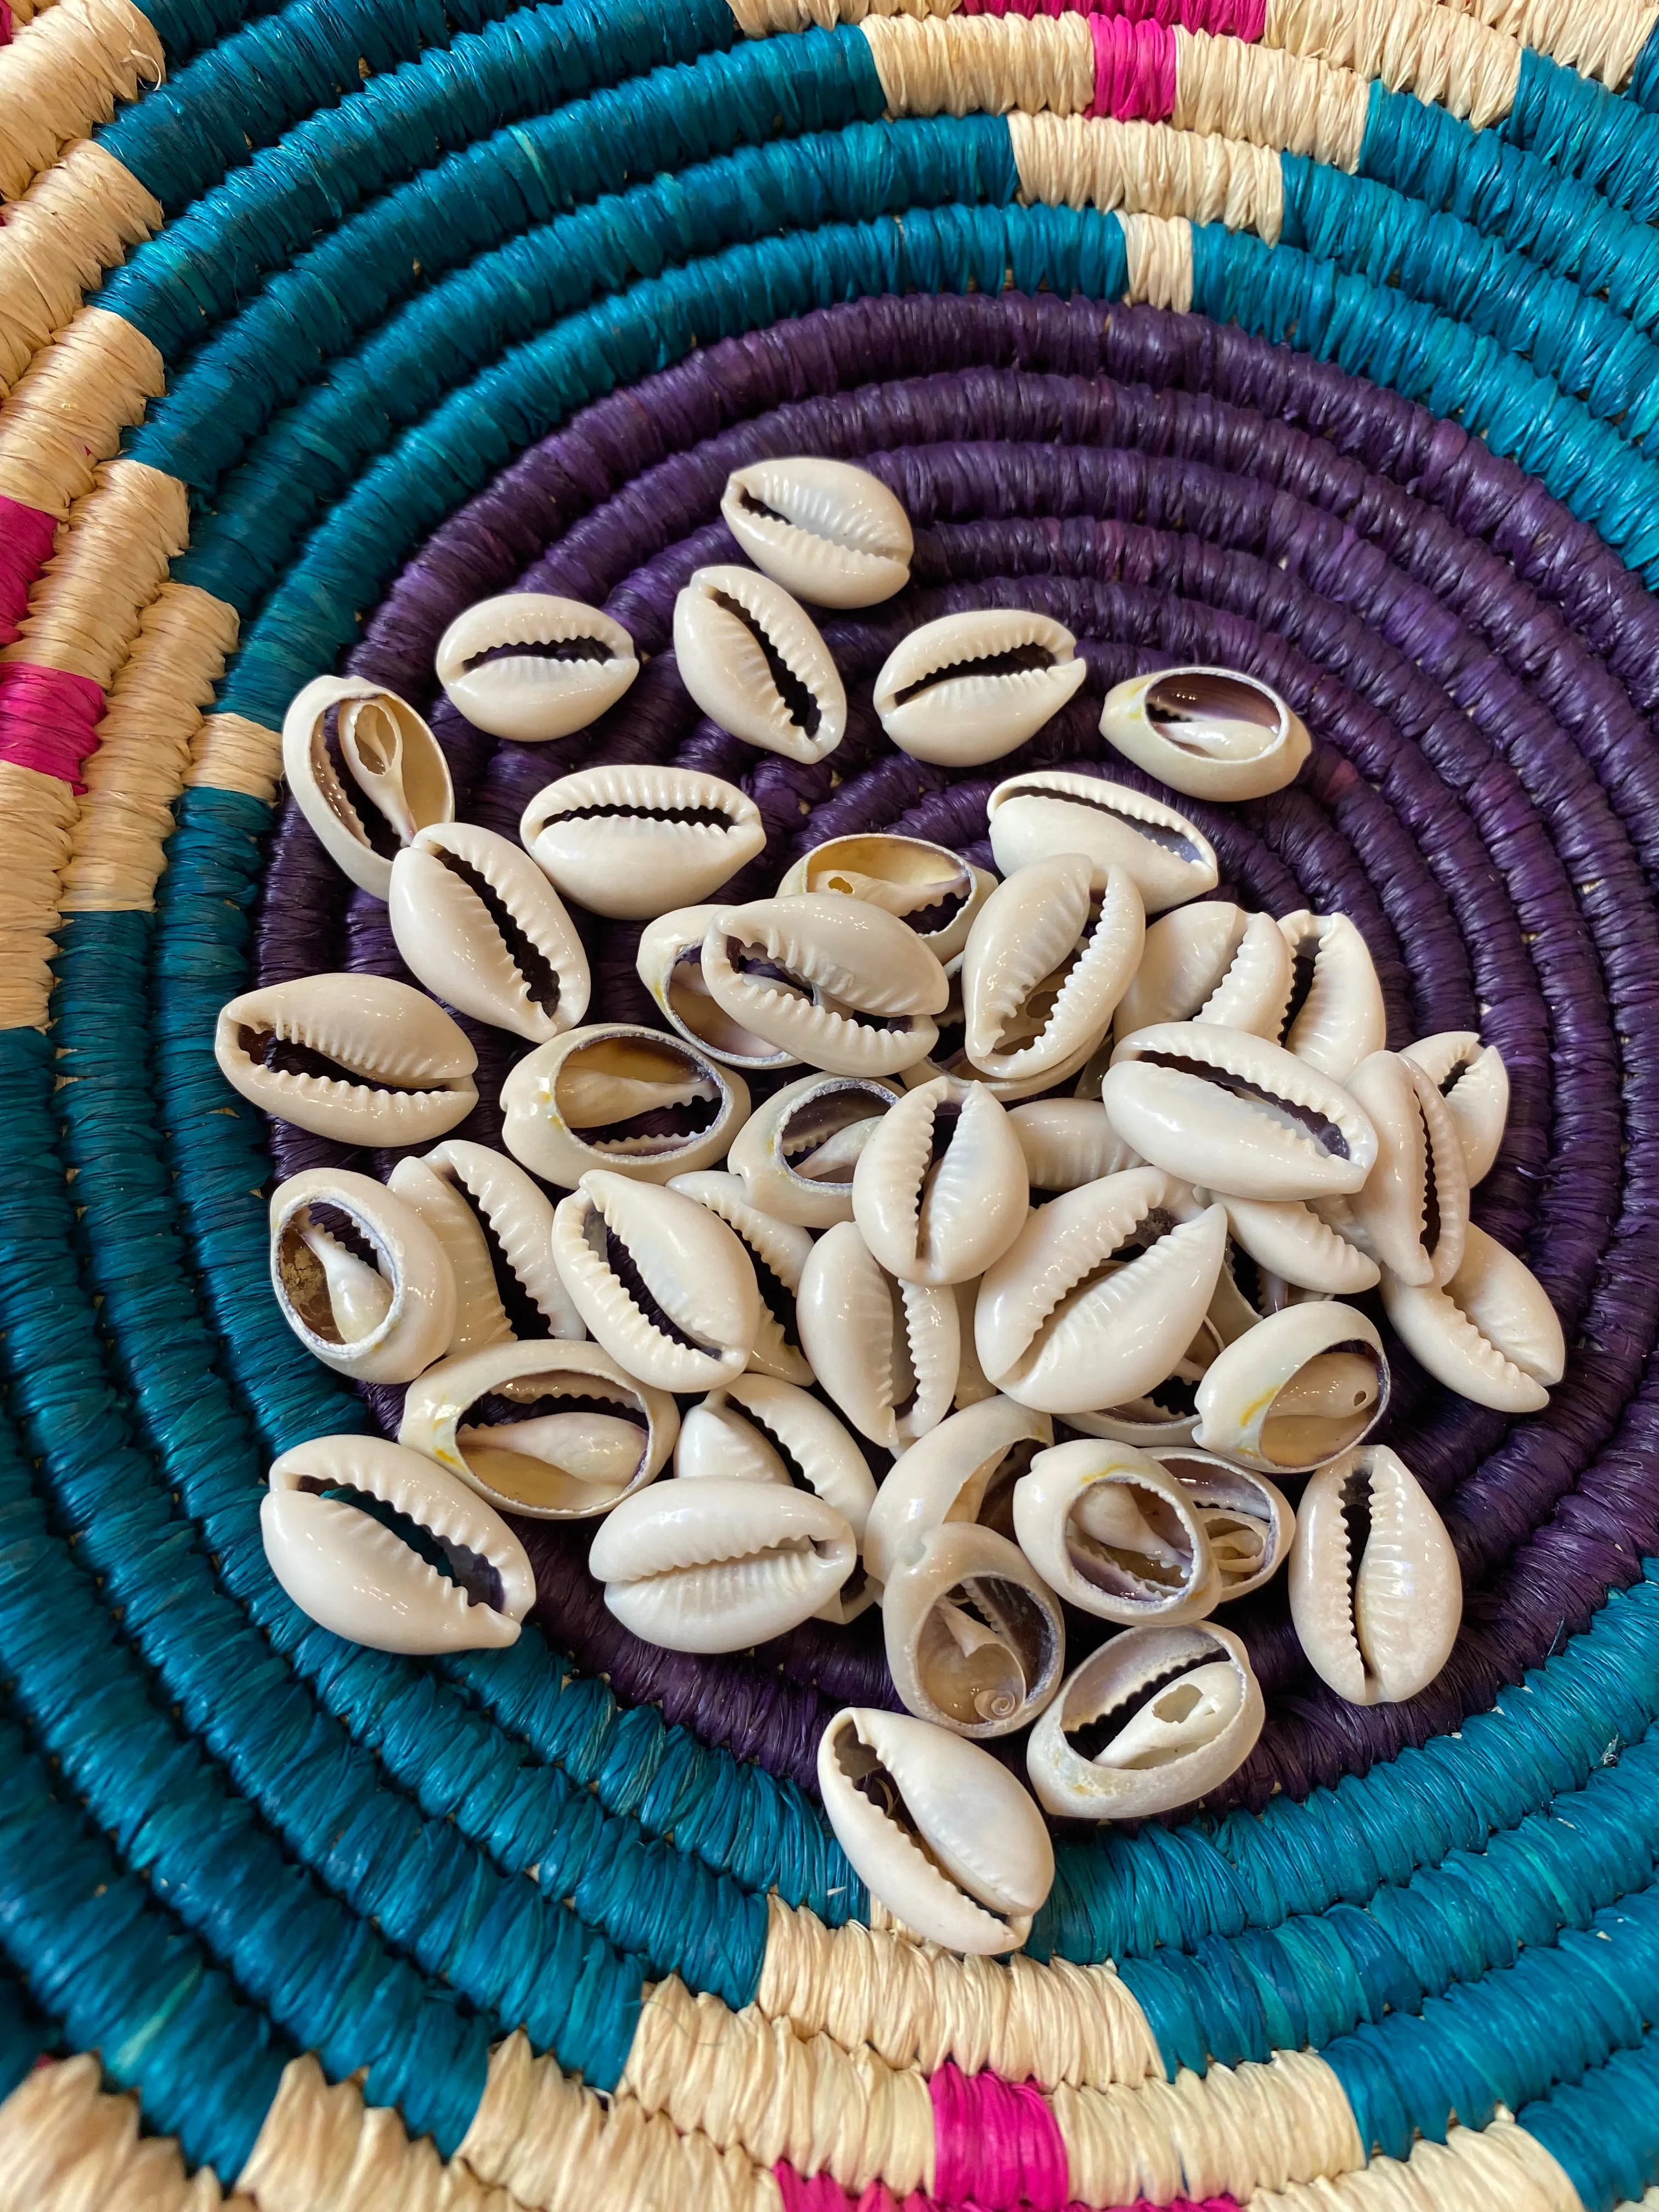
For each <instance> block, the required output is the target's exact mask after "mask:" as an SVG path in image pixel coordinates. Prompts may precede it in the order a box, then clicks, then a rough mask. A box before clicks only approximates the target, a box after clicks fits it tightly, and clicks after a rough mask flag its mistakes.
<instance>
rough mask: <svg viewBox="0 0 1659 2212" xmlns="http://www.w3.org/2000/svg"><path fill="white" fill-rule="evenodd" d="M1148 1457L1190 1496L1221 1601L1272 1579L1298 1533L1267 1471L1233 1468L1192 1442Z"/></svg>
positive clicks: (1166, 1447) (1287, 1502)
mask: <svg viewBox="0 0 1659 2212" xmlns="http://www.w3.org/2000/svg"><path fill="white" fill-rule="evenodd" d="M1150 1456H1151V1457H1152V1458H1153V1459H1155V1460H1156V1461H1157V1462H1158V1465H1159V1466H1160V1467H1161V1468H1163V1469H1164V1473H1165V1474H1170V1475H1173V1476H1174V1478H1175V1480H1176V1482H1178V1483H1179V1484H1180V1486H1181V1488H1182V1492H1184V1494H1185V1495H1186V1496H1187V1497H1188V1498H1189V1499H1190V1500H1191V1502H1192V1504H1193V1506H1194V1510H1196V1512H1197V1514H1198V1517H1199V1520H1200V1522H1201V1523H1202V1524H1203V1528H1204V1534H1205V1537H1206V1541H1207V1542H1208V1544H1209V1547H1210V1557H1211V1559H1212V1560H1213V1561H1214V1563H1215V1570H1216V1573H1217V1576H1218V1578H1219V1583H1220V1589H1219V1591H1218V1595H1217V1597H1216V1603H1217V1604H1218V1605H1228V1604H1230V1603H1231V1601H1232V1600H1233V1599H1234V1598H1236V1597H1248V1596H1249V1593H1250V1592H1251V1591H1252V1590H1255V1589H1261V1586H1262V1584H1263V1583H1267V1582H1271V1581H1272V1579H1273V1577H1274V1575H1276V1574H1277V1573H1278V1571H1279V1568H1280V1567H1282V1566H1283V1565H1284V1564H1285V1559H1287V1558H1288V1557H1289V1556H1290V1550H1291V1544H1292V1542H1293V1541H1295V1537H1296V1516H1295V1514H1294V1513H1292V1512H1291V1505H1290V1500H1289V1499H1288V1498H1286V1497H1285V1493H1284V1492H1283V1491H1282V1490H1280V1489H1279V1488H1278V1487H1277V1486H1276V1485H1274V1484H1273V1483H1271V1482H1269V1481H1268V1480H1267V1476H1266V1475H1265V1474H1256V1473H1255V1471H1254V1470H1253V1469H1251V1468H1243V1467H1230V1466H1229V1465H1228V1463H1227V1462H1226V1461H1225V1460H1224V1459H1218V1458H1216V1456H1215V1455H1214V1454H1213V1453H1212V1452H1206V1451H1200V1450H1199V1449H1197V1447H1196V1446H1195V1445H1193V1444H1169V1445H1164V1446H1161V1447H1160V1448H1159V1449H1157V1450H1155V1451H1153V1452H1152V1454H1151V1455H1150Z"/></svg>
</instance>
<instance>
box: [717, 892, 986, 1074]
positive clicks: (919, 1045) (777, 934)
mask: <svg viewBox="0 0 1659 2212" xmlns="http://www.w3.org/2000/svg"><path fill="white" fill-rule="evenodd" d="M702 973H703V981H704V982H705V983H706V984H707V986H708V991H709V993H710V995H711V996H712V997H713V998H714V1000H715V1001H716V1002H717V1004H719V1005H720V1006H723V1007H724V1008H725V1010H726V1012H727V1014H729V1015H730V1016H731V1018H732V1020H733V1021H735V1022H738V1023H740V1024H742V1026H743V1027H744V1029H746V1030H751V1031H752V1032H753V1033H754V1034H755V1035H756V1036H762V1037H765V1038H766V1039H768V1040H769V1042H771V1043H772V1044H774V1045H775V1046H777V1047H778V1048H779V1049H780V1050H781V1051H786V1052H790V1053H793V1054H794V1056H795V1057H796V1058H797V1059H798V1060H805V1062H806V1064H807V1065H808V1066H810V1067H821V1068H823V1069H825V1070H827V1071H828V1072H829V1073H831V1074H836V1075H891V1074H893V1073H896V1071H897V1070H898V1069H899V1068H901V1067H908V1066H910V1064H911V1063H912V1061H914V1060H921V1059H922V1058H923V1057H925V1055H926V1054H928V1053H930V1052H931V1051H932V1050H933V1046H934V1044H935V1042H937V1040H938V1037H939V1030H938V1027H937V1025H936V1024H934V1022H933V1020H932V1019H931V1017H932V1016H933V1015H934V1014H937V1013H940V1012H943V1011H944V1007H945V1001H946V1000H948V999H949V997H950V995H951V986H950V983H949V981H947V980H946V977H945V970H944V969H942V968H941V967H940V966H939V962H938V961H937V960H935V959H934V957H933V954H932V953H931V952H930V951H928V950H927V946H926V945H923V944H922V943H921V940H920V939H919V938H917V937H916V936H915V933H914V932H913V931H911V930H909V929H907V928H906V927H905V926H904V924H903V923H902V921H899V920H898V918H897V917H896V915H890V914H887V913H884V911H883V909H882V908H880V907H876V906H869V905H866V903H865V902H864V901H863V900H862V899H850V898H839V897H835V896H829V895H827V894H819V893H815V892H803V893H801V894H799V895H798V896H795V897H793V898H773V899H757V901H755V902H754V903H753V904H752V905H750V906H732V907H724V908H720V911H719V912H718V913H717V915H716V916H715V919H714V921H713V922H712V923H711V924H710V926H709V930H708V935H707V937H705V938H704V939H703V946H702Z"/></svg>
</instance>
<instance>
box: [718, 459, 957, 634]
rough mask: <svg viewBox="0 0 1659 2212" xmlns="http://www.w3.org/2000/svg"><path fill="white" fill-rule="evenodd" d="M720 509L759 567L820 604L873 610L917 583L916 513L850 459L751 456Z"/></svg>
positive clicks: (735, 476) (734, 473)
mask: <svg viewBox="0 0 1659 2212" xmlns="http://www.w3.org/2000/svg"><path fill="white" fill-rule="evenodd" d="M720 513H721V515H722V517H723V518H724V520H725V522H726V528H727V529H728V530H729V531H730V532H731V533H732V536H733V537H734V538H736V539H737V541H738V544H739V545H740V546H741V547H742V548H743V550H744V552H745V553H746V554H747V555H748V556H749V557H750V560H751V561H752V562H754V564H755V566H756V567H757V568H759V569H761V570H762V571H763V573H764V574H767V575H769V576H770V577H771V578H772V579H773V580H774V581H775V582H776V583H780V584H781V585H782V586H783V587H784V589H785V590H786V591H790V592H794V593H795V594H796V595H797V597H798V598H800V599H809V600H811V604H812V605H814V606H815V607H873V606H875V605H878V603H879V602H880V601H881V600H883V599H891V598H892V596H893V594H894V592H902V590H903V589H904V586H905V585H906V584H907V583H908V581H909V580H910V556H911V554H912V553H913V552H914V551H915V540H914V539H913V538H912V537H911V534H910V518H909V516H908V514H906V513H905V512H904V509H903V507H902V506H901V505H900V504H899V501H898V500H897V499H896V497H895V496H894V495H893V494H892V493H891V492H890V491H889V490H888V489H887V487H886V485H885V484H884V483H882V482H881V481H880V479H879V478H878V477H872V475H871V474H870V471H868V470H867V469H855V468H854V466H853V465H852V464H851V463H850V462H848V461H832V460H829V459H826V458H825V457H824V456H823V455H822V454H819V453H797V454H792V455H790V456H789V457H788V458H787V459H780V460H765V461H750V463H749V464H748V465H747V466H746V467H744V468H741V469H733V470H732V473H731V475H730V476H729V477H727V478H726V492H725V495H724V496H723V498H722V499H721V501H720Z"/></svg>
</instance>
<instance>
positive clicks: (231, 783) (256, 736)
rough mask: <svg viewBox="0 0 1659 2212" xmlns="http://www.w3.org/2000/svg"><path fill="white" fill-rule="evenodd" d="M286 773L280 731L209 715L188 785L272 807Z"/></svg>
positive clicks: (194, 748)
mask: <svg viewBox="0 0 1659 2212" xmlns="http://www.w3.org/2000/svg"><path fill="white" fill-rule="evenodd" d="M185 589H187V590H189V589H194V586H185ZM202 596H203V597H204V599H205V598H206V597H207V596H208V595H207V593H205V592H204V593H203V595H202ZM212 604H213V605H215V606H219V605H222V601H220V600H218V599H215V600H213V601H212ZM282 773H283V733H282V732H281V731H280V730H267V729H266V728H265V727H264V725H263V724H262V723H259V722H251V721H249V720H247V718H246V715H243V714H209V715H206V716H204V719H203V721H202V724H201V726H200V728H199V729H198V730H197V733H196V735H195V737H194V738H192V739H191V750H190V769H189V772H188V774H187V775H185V783H186V784H187V785H190V786H197V785H199V786H201V787H204V789H206V790H209V791H230V792H235V793H238V794H239V795H240V796H243V797H246V798H248V799H258V801H259V803H260V804H261V805H264V806H269V805H270V803H271V801H272V800H273V799H275V798H276V787H277V784H278V782H279V781H281V778H282Z"/></svg>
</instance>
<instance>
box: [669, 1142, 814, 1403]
mask: <svg viewBox="0 0 1659 2212" xmlns="http://www.w3.org/2000/svg"><path fill="white" fill-rule="evenodd" d="M668 1188H670V1190H677V1191H679V1192H681V1193H682V1194H684V1196H685V1197H687V1198H694V1199H696V1201H697V1204H698V1205H699V1206H707V1207H708V1210H709V1212H711V1213H714V1214H717V1215H718V1216H719V1217H720V1219H721V1220H722V1221H723V1222H724V1223H725V1224H726V1227H727V1228H728V1229H729V1230H731V1231H732V1234H733V1235H734V1236H735V1237H737V1238H738V1240H739V1242H740V1243H742V1245H743V1246H744V1249H745V1251H747V1253H748V1255H749V1257H750V1262H751V1264H752V1265H753V1267H754V1270H755V1279H756V1283H757V1286H758V1288H759V1291H760V1325H759V1328H757V1332H756V1335H755V1345H754V1349H753V1351H752V1352H750V1355H749V1371H750V1373H751V1374H757V1375H771V1376H775V1377H776V1378H777V1380H778V1381H779V1382H781V1383H810V1382H811V1380H812V1370H811V1364H810V1363H809V1362H808V1360H807V1357H806V1354H805V1352H803V1351H802V1350H801V1345H800V1327H799V1321H798V1318H797V1316H796V1312H795V1294H796V1292H797V1291H799V1289H800V1279H801V1273H802V1271H803V1270H804V1268H805V1266H806V1261H807V1255H808V1254H809V1253H810V1252H811V1249H812V1239H811V1234H810V1233H809V1231H806V1230H805V1229H803V1228H802V1227H801V1226H800V1225H799V1223H797V1222H793V1221H779V1220H778V1219H776V1218H775V1217H774V1216H773V1215H772V1214H769V1213H765V1212H762V1210H761V1208H760V1207H759V1206H757V1205H756V1204H755V1203H754V1201H753V1200H751V1199H750V1195H749V1186H748V1184H747V1183H746V1182H744V1179H743V1177H742V1176H738V1175H731V1174H726V1173H722V1172H721V1171H720V1170H719V1169H717V1168H702V1169H699V1170H696V1172H695V1173H693V1174H691V1175H684V1176H674V1177H673V1179H672V1180H671V1182H670V1183H669V1186H668Z"/></svg>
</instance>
